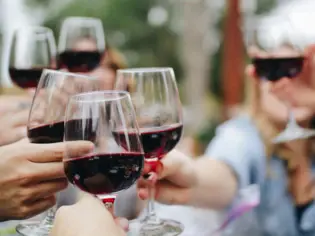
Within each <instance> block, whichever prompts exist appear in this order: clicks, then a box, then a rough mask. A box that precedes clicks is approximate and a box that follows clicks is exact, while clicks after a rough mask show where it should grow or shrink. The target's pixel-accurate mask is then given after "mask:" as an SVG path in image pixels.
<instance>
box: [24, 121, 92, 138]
mask: <svg viewBox="0 0 315 236" xmlns="http://www.w3.org/2000/svg"><path fill="white" fill-rule="evenodd" d="M91 121H92V120H91V119H82V120H81V119H78V120H70V121H67V122H66V125H67V131H68V132H67V141H75V140H89V141H91V142H93V141H94V140H95V130H96V129H94V128H92V122H91ZM83 124H84V125H83ZM64 126H65V125H64V122H56V123H52V124H47V125H41V126H37V127H33V128H31V129H29V130H28V132H27V136H28V138H29V140H30V142H31V143H57V142H63V136H64ZM83 127H84V129H83Z"/></svg>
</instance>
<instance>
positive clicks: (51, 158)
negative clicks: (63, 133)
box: [23, 141, 94, 163]
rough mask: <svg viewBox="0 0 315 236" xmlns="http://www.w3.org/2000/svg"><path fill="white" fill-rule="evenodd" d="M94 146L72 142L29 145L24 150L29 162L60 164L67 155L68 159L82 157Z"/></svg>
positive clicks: (88, 143) (82, 142) (84, 142)
mask: <svg viewBox="0 0 315 236" xmlns="http://www.w3.org/2000/svg"><path fill="white" fill-rule="evenodd" d="M93 148H94V145H93V143H91V142H87V141H72V142H63V143H51V144H29V145H27V149H26V150H24V151H23V152H24V155H26V154H28V156H29V158H28V159H29V161H31V162H35V163H47V162H60V161H62V159H63V156H64V154H65V150H66V155H67V156H68V157H75V156H81V155H83V154H86V153H88V152H90V151H91V150H93Z"/></svg>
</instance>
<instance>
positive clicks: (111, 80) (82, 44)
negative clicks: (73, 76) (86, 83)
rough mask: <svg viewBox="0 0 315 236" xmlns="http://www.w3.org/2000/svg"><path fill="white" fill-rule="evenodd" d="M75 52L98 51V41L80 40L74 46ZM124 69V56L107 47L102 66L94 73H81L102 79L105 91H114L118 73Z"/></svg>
mask: <svg viewBox="0 0 315 236" xmlns="http://www.w3.org/2000/svg"><path fill="white" fill-rule="evenodd" d="M73 50H75V51H97V45H96V41H95V40H94V39H92V38H80V39H78V40H77V41H76V43H75V44H74V46H73ZM123 68H126V60H125V58H124V56H123V55H122V54H121V53H120V52H119V51H118V50H116V49H115V48H113V47H110V46H108V45H107V46H106V50H105V52H104V53H103V55H102V57H101V59H100V64H99V65H98V66H97V67H96V68H93V70H92V71H89V72H87V73H82V72H81V73H82V74H87V75H89V76H92V77H96V78H98V79H100V80H101V81H102V82H103V87H102V88H103V89H104V90H112V89H114V84H115V81H116V71H117V70H118V69H123Z"/></svg>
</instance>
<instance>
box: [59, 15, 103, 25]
mask: <svg viewBox="0 0 315 236" xmlns="http://www.w3.org/2000/svg"><path fill="white" fill-rule="evenodd" d="M76 20H83V21H90V22H93V21H94V22H102V21H101V19H100V18H97V17H88V16H69V17H66V18H64V19H63V21H62V22H63V23H66V22H71V21H76Z"/></svg>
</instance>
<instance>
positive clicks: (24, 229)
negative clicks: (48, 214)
mask: <svg viewBox="0 0 315 236" xmlns="http://www.w3.org/2000/svg"><path fill="white" fill-rule="evenodd" d="M39 224H40V222H35V221H34V222H23V223H21V224H18V225H17V226H16V228H15V230H16V232H17V233H18V234H19V235H23V236H29V235H31V233H32V231H33V230H34V229H35V228H36V227H38V226H39Z"/></svg>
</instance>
